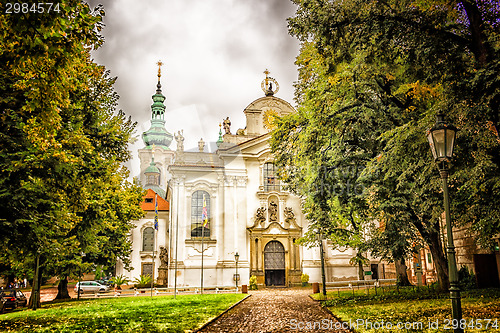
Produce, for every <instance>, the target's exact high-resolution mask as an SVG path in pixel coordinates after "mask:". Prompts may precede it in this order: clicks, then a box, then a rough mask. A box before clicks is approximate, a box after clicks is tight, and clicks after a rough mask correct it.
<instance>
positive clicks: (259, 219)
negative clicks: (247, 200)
mask: <svg viewBox="0 0 500 333" xmlns="http://www.w3.org/2000/svg"><path fill="white" fill-rule="evenodd" d="M265 221H266V208H265V207H260V208H257V213H256V214H255V222H256V225H260V224H262V223H264V222H265Z"/></svg>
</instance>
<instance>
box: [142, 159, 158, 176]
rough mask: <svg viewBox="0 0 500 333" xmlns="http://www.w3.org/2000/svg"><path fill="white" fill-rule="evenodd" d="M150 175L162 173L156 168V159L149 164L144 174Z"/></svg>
mask: <svg viewBox="0 0 500 333" xmlns="http://www.w3.org/2000/svg"><path fill="white" fill-rule="evenodd" d="M148 173H160V169H158V167H157V166H156V164H155V159H154V158H153V159H152V160H151V163H149V166H148V167H147V168H146V170H145V171H144V174H148Z"/></svg>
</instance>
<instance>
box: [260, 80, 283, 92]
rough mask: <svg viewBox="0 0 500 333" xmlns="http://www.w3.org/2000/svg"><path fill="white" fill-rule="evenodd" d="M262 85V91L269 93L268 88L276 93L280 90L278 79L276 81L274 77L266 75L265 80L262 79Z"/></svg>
mask: <svg viewBox="0 0 500 333" xmlns="http://www.w3.org/2000/svg"><path fill="white" fill-rule="evenodd" d="M260 87H261V88H262V91H263V92H264V93H267V92H268V90H271V91H272V92H273V94H276V93H277V92H278V91H279V90H280V85H279V84H278V81H276V80H275V79H273V78H272V77H266V78H265V79H264V80H262V83H261V84H260Z"/></svg>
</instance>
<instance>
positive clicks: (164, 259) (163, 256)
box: [160, 246, 168, 267]
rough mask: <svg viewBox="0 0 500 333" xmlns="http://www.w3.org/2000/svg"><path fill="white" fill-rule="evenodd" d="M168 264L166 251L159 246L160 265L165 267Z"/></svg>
mask: <svg viewBox="0 0 500 333" xmlns="http://www.w3.org/2000/svg"><path fill="white" fill-rule="evenodd" d="M167 265H168V252H167V249H166V248H165V247H163V246H160V267H167Z"/></svg>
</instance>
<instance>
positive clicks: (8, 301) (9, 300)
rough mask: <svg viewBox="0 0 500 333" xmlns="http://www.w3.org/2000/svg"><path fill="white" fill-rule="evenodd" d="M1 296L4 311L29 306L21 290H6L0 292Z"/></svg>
mask: <svg viewBox="0 0 500 333" xmlns="http://www.w3.org/2000/svg"><path fill="white" fill-rule="evenodd" d="M0 296H1V298H2V303H3V309H2V311H3V310H5V309H8V308H10V309H15V308H17V307H20V306H26V304H28V299H27V298H26V296H24V294H23V292H22V291H21V290H17V289H5V290H1V291H0Z"/></svg>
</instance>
